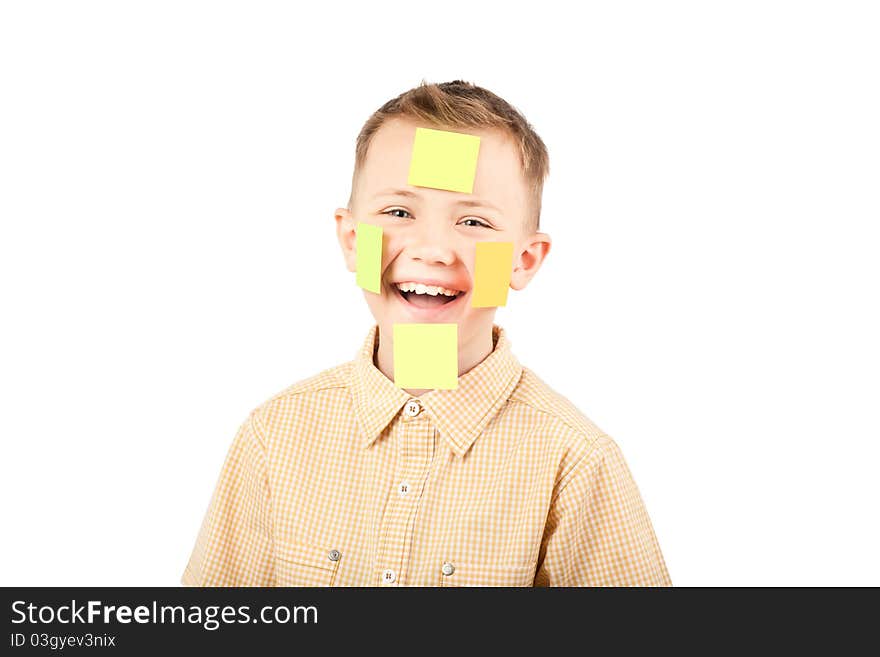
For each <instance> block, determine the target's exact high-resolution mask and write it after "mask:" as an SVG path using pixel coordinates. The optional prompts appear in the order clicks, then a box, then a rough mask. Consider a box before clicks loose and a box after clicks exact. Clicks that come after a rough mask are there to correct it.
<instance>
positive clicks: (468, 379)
mask: <svg viewBox="0 0 880 657" xmlns="http://www.w3.org/2000/svg"><path fill="white" fill-rule="evenodd" d="M378 335H379V327H378V326H377V325H373V327H372V328H371V329H370V331H369V332H368V333H367V338H366V340H364V344H363V347H361V350H360V352H359V353H358V355H357V357H356V358H355V360H354V363H353V367H352V370H351V381H350V385H351V389H352V392H353V395H354V404H355V412H356V414H357V416H358V418H359V419H360V422H361V427H362V429H363V431H364V437H363V445H364V447H369V446H370V445H372V444H373V443H374V442H375V441H376V439H377V438H378V437H379V436H380V435H381V433H382V431H384V429H385V428H386V427H387V426H388V424H389V423H390V422H391V420H393V419H394V417H395V416H396V415H397V414H398V413H399V412H400V410H401V408H403V405H404V404H405V403H406V402H407V401H409V400H410V399H411V398H412V397H411V396H410V395H409V394H408V393H407V392H406V391H405V390H402V389H401V388H398V387H397V386H396V385H394V382H393V381H391V380H390V379H389V378H388V377H386V376H385V375H384V374H382V372H381V371H380V370H379V369H378V368H377V367H376V365H375V364H374V361H373V358H374V355H375V351H376V348H377V346H378V344H377V343H378ZM492 340H493V342H494V344H495V347H494V349H493V350H492V353H490V354H489V355H488V356H487V357H486V358H485V359H483V361H482V362H480V363H479V364H478V365H476V366H475V367H473V368H471V370H470V371H468V372H466V373H465V374H464V375H463V376H460V377H459V378H458V388H456V389H455V390H431V391H429V392H426V393H425V394H423V395H421V396H420V397H419V398H418V400H419V402H421V404H422V407H423V408H424V411H423V412H426V413H428V416H429V417H430V418H431V420H432V421H433V422H434V424H435V426H436V427H437V430H438V431H439V432H440V435H441V436H443V437H444V438H445V439H446V440H447V441H448V442H449V445H450V447H451V448H452V450H453V451H454V452H455V453H456V454H457V455H458V456H459V457H461V456H464V454H465V453H466V452H467V451H468V449H470V446H471V445H472V444H473V443H474V441H475V440H476V439H477V437H478V436H479V435H480V433H482V431H483V429H484V428H485V427H486V425H487V424H489V422H490V421H491V420H492V418H493V417H495V415H496V414H497V413H498V411H499V410H501V408H502V407H503V406H504V404H505V403H506V402H507V399H508V397H509V396H510V394H511V393H512V392H513V389H514V387H515V386H516V384H517V382H518V381H519V378H520V375H521V374H522V366H521V365H520V364H519V362H518V361H517V359H516V357H515V356H514V355H513V353H512V352H511V350H510V341H509V340H508V339H507V336H506V334H505V332H504V329H502V328H501V327H500V326H498V325H497V324H496V325H493V326H492Z"/></svg>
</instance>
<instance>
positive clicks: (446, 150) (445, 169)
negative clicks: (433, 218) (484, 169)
mask: <svg viewBox="0 0 880 657" xmlns="http://www.w3.org/2000/svg"><path fill="white" fill-rule="evenodd" d="M479 152H480V138H479V137H476V136H474V135H463V134H461V133H458V132H447V131H445V130H431V129H430V128H416V138H415V141H414V142H413V149H412V159H411V160H410V163H409V178H408V179H407V182H408V183H409V184H410V185H415V186H416V187H433V188H434V189H446V190H449V191H452V192H464V193H465V194H470V193H471V192H473V191H474V176H475V175H476V173H477V155H478V154H479Z"/></svg>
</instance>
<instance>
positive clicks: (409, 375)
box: [392, 324, 458, 390]
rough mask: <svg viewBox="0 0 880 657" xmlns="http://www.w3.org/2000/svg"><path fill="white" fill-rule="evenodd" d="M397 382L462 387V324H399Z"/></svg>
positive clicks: (423, 386)
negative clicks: (459, 379)
mask: <svg viewBox="0 0 880 657" xmlns="http://www.w3.org/2000/svg"><path fill="white" fill-rule="evenodd" d="M393 331H394V335H393V338H392V342H393V352H394V355H393V358H394V385H396V386H397V387H398V388H410V389H426V390H427V389H431V390H433V389H436V390H454V389H455V388H458V324H395V325H394V329H393Z"/></svg>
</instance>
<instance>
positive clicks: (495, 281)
mask: <svg viewBox="0 0 880 657" xmlns="http://www.w3.org/2000/svg"><path fill="white" fill-rule="evenodd" d="M512 268H513V242H477V252H476V257H475V262H474V291H473V293H472V294H471V308H491V307H493V306H504V305H507V290H508V289H510V271H511V269H512Z"/></svg>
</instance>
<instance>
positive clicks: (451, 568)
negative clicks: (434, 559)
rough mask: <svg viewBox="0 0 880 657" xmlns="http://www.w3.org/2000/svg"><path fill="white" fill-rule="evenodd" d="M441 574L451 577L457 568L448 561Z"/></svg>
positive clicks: (442, 567)
mask: <svg viewBox="0 0 880 657" xmlns="http://www.w3.org/2000/svg"><path fill="white" fill-rule="evenodd" d="M440 572H441V573H443V574H444V575H446V576H447V577H449V576H450V575H451V574H452V573H454V572H455V566H453V565H452V564H451V563H449V562H448V561H447V562H446V563H444V564H443V565H442V566H441V567H440Z"/></svg>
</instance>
